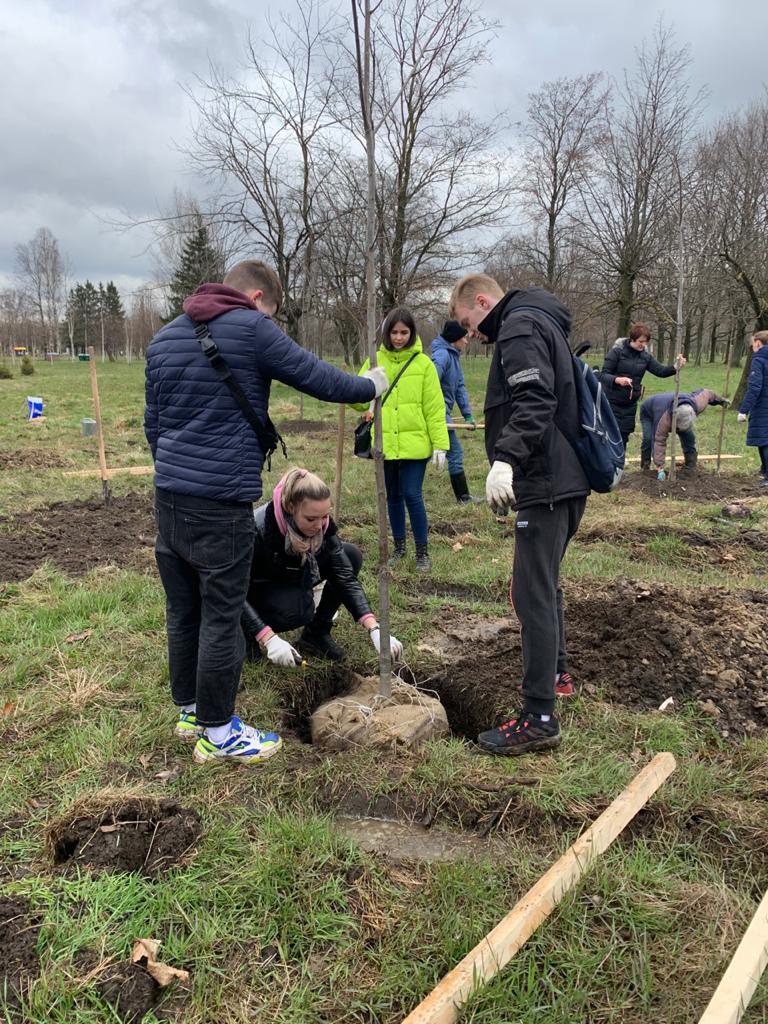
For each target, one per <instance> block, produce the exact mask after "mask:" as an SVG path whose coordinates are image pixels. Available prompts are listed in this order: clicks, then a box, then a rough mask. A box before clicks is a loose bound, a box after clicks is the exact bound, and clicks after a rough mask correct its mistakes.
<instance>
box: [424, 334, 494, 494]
mask: <svg viewBox="0 0 768 1024" xmlns="http://www.w3.org/2000/svg"><path fill="white" fill-rule="evenodd" d="M468 343H469V338H468V334H467V330H466V328H465V327H462V326H461V324H460V323H459V322H458V320H446V322H445V323H444V324H443V329H442V332H441V333H440V334H439V335H438V336H437V337H436V338H435V340H434V341H433V342H432V346H431V348H430V355H431V357H432V362H433V363H434V364H435V366H436V367H437V375H438V377H439V378H440V387H441V388H442V389H443V398H444V399H445V419H446V421H447V422H448V423H452V422H453V407H454V405H458V407H459V411H460V412H461V415H462V416H463V417H464V420H465V422H466V423H468V424H469V425H470V426H471V427H472V428H473V429H476V426H475V418H474V416H473V415H472V406H471V405H470V404H469V395H468V394H467V386H466V384H465V383H464V371H463V370H462V368H461V353H462V352H463V351H464V349H465V348H466V347H467V345H468ZM448 435H449V438H450V442H451V446H450V448H449V449H448V473H449V475H450V478H451V487H453V493H454V494H455V495H456V500H457V501H458V502H460V503H461V504H463V505H466V504H469V503H471V502H481V501H482V498H473V497H472V495H471V494H470V493H469V487H468V485H467V477H466V474H465V473H464V453H463V450H462V447H461V441H459V438H458V431H457V430H449V431H448Z"/></svg>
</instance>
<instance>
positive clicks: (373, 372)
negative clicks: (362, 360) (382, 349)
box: [361, 366, 389, 398]
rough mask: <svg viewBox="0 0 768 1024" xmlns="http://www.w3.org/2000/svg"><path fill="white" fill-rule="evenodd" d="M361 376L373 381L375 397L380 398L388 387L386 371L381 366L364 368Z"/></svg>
mask: <svg viewBox="0 0 768 1024" xmlns="http://www.w3.org/2000/svg"><path fill="white" fill-rule="evenodd" d="M361 376H362V377H367V379H368V380H370V381H373V386H374V387H375V388H376V393H375V395H374V397H375V398H381V396H382V395H383V394H384V392H385V391H386V390H387V388H388V387H389V381H388V380H387V374H386V371H385V370H384V369H383V368H382V367H381V366H374V367H373V368H372V369H370V370H366V371H365V373H363V374H361Z"/></svg>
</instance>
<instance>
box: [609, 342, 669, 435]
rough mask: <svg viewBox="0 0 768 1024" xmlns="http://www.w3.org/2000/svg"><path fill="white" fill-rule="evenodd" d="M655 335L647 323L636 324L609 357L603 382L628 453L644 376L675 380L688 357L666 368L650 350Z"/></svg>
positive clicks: (616, 345)
mask: <svg viewBox="0 0 768 1024" xmlns="http://www.w3.org/2000/svg"><path fill="white" fill-rule="evenodd" d="M650 340H651V332H650V330H649V329H648V328H647V327H646V325H645V324H632V326H631V327H630V329H629V337H628V338H619V340H618V341H617V342H616V344H615V345H614V346H613V348H612V349H611V350H610V352H609V353H608V354H607V355H606V357H605V361H604V362H603V368H602V370H601V371H600V380H601V382H602V384H603V387H604V388H605V395H606V398H607V399H608V402H609V404H610V406H611V409H613V414H614V416H615V417H616V422H617V423H618V425H619V430H620V431H621V439H622V441H623V442H624V451H626V450H627V444H628V443H629V435H630V434H632V433H634V430H635V419H636V416H637V404H638V402H639V401H640V398H641V397H642V393H643V377H644V376H645V374H646V373H652V374H653V375H654V377H674V375H675V368H676V366H680V367H683V366H685V356H683V355H682V353H678V356H677V358H676V360H675V364H674V365H671V366H664V365H663V364H662V363H660V362H659V361H658V359H654V357H653V356H652V355H651V353H650V352H649V351H648V344H649V342H650Z"/></svg>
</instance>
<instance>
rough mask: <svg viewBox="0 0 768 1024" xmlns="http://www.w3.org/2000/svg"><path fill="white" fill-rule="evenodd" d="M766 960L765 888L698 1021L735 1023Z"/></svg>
mask: <svg viewBox="0 0 768 1024" xmlns="http://www.w3.org/2000/svg"><path fill="white" fill-rule="evenodd" d="M766 964H768V892H767V893H766V894H765V896H763V898H762V900H761V901H760V906H759V907H758V908H757V910H756V911H755V916H754V917H753V918H752V920H751V921H750V923H749V927H748V928H747V930H746V931H745V932H744V938H743V939H742V940H741V942H740V943H739V948H738V949H737V950H736V952H735V953H734V954H733V959H732V960H731V962H730V964H728V969H727V970H726V972H725V974H724V975H723V977H722V979H721V981H720V984H719V985H718V986H717V988H716V989H715V994H714V995H713V996H712V998H711V999H710V1001H709V1006H708V1007H707V1008H706V1010H705V1011H704V1016H703V1017H702V1018H701V1020H700V1021H699V1024H738V1022H739V1021H740V1020H741V1018H742V1016H743V1015H744V1013H745V1012H746V1009H747V1007H748V1006H749V1002H750V1000H751V999H752V996H753V995H754V993H755V989H756V988H757V986H758V983H759V981H760V978H761V976H762V973H763V971H764V970H765V967H766Z"/></svg>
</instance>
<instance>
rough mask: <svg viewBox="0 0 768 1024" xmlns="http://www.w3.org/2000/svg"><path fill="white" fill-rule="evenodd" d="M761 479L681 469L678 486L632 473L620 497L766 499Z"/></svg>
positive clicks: (626, 478) (624, 484) (701, 499)
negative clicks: (633, 493)
mask: <svg viewBox="0 0 768 1024" xmlns="http://www.w3.org/2000/svg"><path fill="white" fill-rule="evenodd" d="M759 485H760V480H759V479H758V477H757V474H755V476H746V475H743V474H741V473H721V474H720V475H719V476H718V475H716V474H715V473H714V472H712V471H711V470H707V469H699V470H697V471H696V472H695V473H686V471H685V470H681V471H680V472H679V473H678V474H677V479H676V480H675V482H674V483H671V482H670V481H669V480H657V479H656V474H655V473H641V472H638V471H635V472H633V471H632V470H630V471H629V472H628V473H627V474H626V476H625V477H624V478H623V479H622V481H621V484H620V485H619V489H618V491H617V493H618V494H622V493H623V492H625V491H633V492H635V493H639V494H645V495H647V496H648V497H650V498H673V499H674V500H676V501H700V502H703V503H706V502H715V501H725V500H729V499H731V498H746V497H761V496H762V497H765V493H764V491H765V488H763V489H762V490H761V488H760V486H759Z"/></svg>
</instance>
